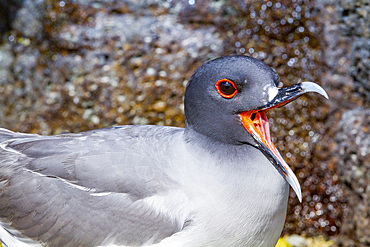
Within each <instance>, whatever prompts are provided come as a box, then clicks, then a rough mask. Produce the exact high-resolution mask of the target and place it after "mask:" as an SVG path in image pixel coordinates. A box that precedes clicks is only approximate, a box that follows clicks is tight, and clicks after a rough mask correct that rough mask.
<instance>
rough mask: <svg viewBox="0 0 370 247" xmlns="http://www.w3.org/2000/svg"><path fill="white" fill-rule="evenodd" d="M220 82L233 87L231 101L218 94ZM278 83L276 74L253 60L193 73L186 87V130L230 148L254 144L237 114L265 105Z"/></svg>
mask: <svg viewBox="0 0 370 247" xmlns="http://www.w3.org/2000/svg"><path fill="white" fill-rule="evenodd" d="M222 79H228V80H230V81H232V82H233V83H234V84H235V86H236V89H237V93H236V94H235V96H234V97H231V98H225V97H223V96H221V95H220V94H219V93H218V91H217V89H216V87H215V85H216V83H217V81H219V80H222ZM278 83H279V76H278V75H277V73H276V72H275V71H274V70H272V69H271V68H270V67H269V66H267V65H266V64H265V63H263V62H261V61H259V60H257V59H254V58H252V57H247V56H229V57H221V58H217V59H214V60H211V61H209V62H207V63H205V64H204V65H203V66H201V67H200V68H198V69H197V70H196V71H195V73H194V74H193V76H192V77H191V78H190V81H189V83H188V85H187V87H186V92H185V116H186V127H187V128H189V129H192V130H194V131H196V132H198V133H200V134H203V135H205V136H208V137H210V138H212V139H215V140H218V141H221V142H226V143H229V144H240V143H241V142H251V143H253V140H252V138H251V136H250V134H249V133H247V132H246V130H245V128H244V127H243V125H242V123H241V120H240V116H239V114H240V113H242V112H244V111H249V110H252V109H257V108H258V107H260V106H263V105H265V104H266V103H267V102H268V101H270V100H271V93H273V91H271V89H272V88H276V87H277V85H278ZM269 93H270V94H269Z"/></svg>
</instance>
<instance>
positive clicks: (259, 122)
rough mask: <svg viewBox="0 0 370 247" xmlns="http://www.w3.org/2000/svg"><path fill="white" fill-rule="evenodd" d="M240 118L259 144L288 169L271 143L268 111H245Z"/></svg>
mask: <svg viewBox="0 0 370 247" xmlns="http://www.w3.org/2000/svg"><path fill="white" fill-rule="evenodd" d="M240 117H241V119H242V123H243V126H244V128H245V129H246V130H247V131H248V132H249V133H250V134H251V135H252V137H253V138H254V139H255V140H256V141H257V142H259V143H260V144H261V143H263V144H264V146H265V147H267V148H268V149H269V150H270V151H271V152H272V153H273V154H274V155H275V157H276V158H277V159H278V160H279V161H280V162H281V163H282V164H283V166H284V168H285V169H286V165H284V163H285V161H284V159H283V157H282V156H281V154H280V152H279V151H278V150H277V149H276V147H275V145H274V144H273V143H272V141H271V135H270V126H269V122H268V119H267V116H266V111H245V112H242V113H241V114H240ZM284 176H286V174H284Z"/></svg>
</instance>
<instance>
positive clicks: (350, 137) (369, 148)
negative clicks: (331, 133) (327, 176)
mask: <svg viewBox="0 0 370 247" xmlns="http://www.w3.org/2000/svg"><path fill="white" fill-rule="evenodd" d="M336 141H337V143H338V146H337V150H336V152H335V153H336V155H337V156H338V164H337V167H338V172H339V175H340V179H341V181H342V182H343V183H344V184H345V194H346V198H347V200H348V202H347V207H346V210H345V215H344V219H343V221H342V227H341V240H340V241H341V242H342V243H341V244H344V245H345V246H369V245H370V228H369V225H370V218H369V217H370V211H369V208H370V205H369V204H370V198H369V197H370V186H369V185H370V109H368V108H362V107H358V108H355V109H353V110H349V111H346V112H345V113H344V114H343V116H342V119H341V120H340V122H339V130H338V134H337V136H336ZM346 238H348V239H346Z"/></svg>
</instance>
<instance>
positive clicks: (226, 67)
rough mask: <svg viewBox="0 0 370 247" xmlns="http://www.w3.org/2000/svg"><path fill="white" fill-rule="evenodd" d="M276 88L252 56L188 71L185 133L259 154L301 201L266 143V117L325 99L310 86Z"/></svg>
mask: <svg viewBox="0 0 370 247" xmlns="http://www.w3.org/2000/svg"><path fill="white" fill-rule="evenodd" d="M279 83H280V80H279V76H278V75H277V73H276V72H275V71H274V70H273V69H271V68H270V67H269V66H267V65H266V64H265V63H263V62H261V61H259V60H257V59H254V58H252V57H247V56H228V57H221V58H217V59H214V60H211V61H209V62H207V63H205V64H204V65H202V66H201V67H199V68H198V69H197V70H196V71H195V72H194V74H193V75H192V77H191V78H190V80H189V83H188V85H187V87H186V91H185V115H186V128H187V129H189V130H192V131H195V132H197V133H199V134H202V135H205V136H207V137H209V138H211V139H212V140H215V141H219V142H222V143H227V144H231V145H251V146H253V147H255V148H257V149H259V150H260V151H261V152H262V153H263V154H264V155H265V156H266V158H267V159H268V160H269V161H270V162H271V164H272V165H273V166H274V167H275V168H276V169H277V171H278V172H279V173H280V174H281V175H282V176H283V178H284V179H285V180H286V181H287V182H288V183H289V184H290V185H291V186H292V188H293V190H294V191H295V193H296V194H297V196H298V198H299V200H300V201H301V200H302V195H301V188H300V185H299V182H298V179H297V177H296V176H295V175H294V173H293V172H292V170H291V169H290V168H289V166H288V164H287V163H286V162H285V161H284V159H283V157H282V155H281V154H280V152H279V151H278V150H277V149H276V147H275V145H274V144H273V143H272V141H271V137H270V129H269V124H268V119H267V117H266V112H267V111H269V110H271V109H273V108H276V107H281V106H283V105H285V104H287V103H289V102H291V101H293V100H295V99H297V98H298V97H299V96H301V95H303V94H304V93H307V92H316V93H319V94H321V95H323V96H324V97H325V98H328V95H327V94H326V92H325V91H324V89H323V88H322V87H320V86H319V85H317V84H315V83H313V82H302V83H298V84H295V85H293V86H290V87H285V88H279V87H278V85H279Z"/></svg>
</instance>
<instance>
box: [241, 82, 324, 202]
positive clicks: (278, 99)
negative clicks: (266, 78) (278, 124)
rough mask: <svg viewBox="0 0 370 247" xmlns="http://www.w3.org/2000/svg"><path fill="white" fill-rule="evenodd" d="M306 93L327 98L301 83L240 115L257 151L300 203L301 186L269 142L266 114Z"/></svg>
mask: <svg viewBox="0 0 370 247" xmlns="http://www.w3.org/2000/svg"><path fill="white" fill-rule="evenodd" d="M307 92H316V93H319V94H321V95H322V96H324V97H325V98H327V99H328V98H329V97H328V95H327V93H326V92H325V90H324V89H323V88H322V87H320V86H319V85H317V84H316V83H313V82H302V83H298V84H295V85H293V86H290V87H285V88H279V90H278V93H277V94H276V96H275V97H274V98H273V99H272V100H271V101H270V102H268V103H267V104H266V105H264V106H261V107H258V108H257V109H254V110H250V111H245V112H242V113H240V117H241V120H242V123H243V126H244V128H245V129H246V130H247V131H248V132H249V133H250V134H251V135H252V137H253V139H254V140H255V142H256V146H257V147H258V149H260V150H261V151H262V153H263V154H264V155H265V156H266V158H267V159H268V160H269V161H270V162H271V163H272V164H273V165H274V167H275V168H276V169H277V170H278V172H279V173H280V174H281V175H282V176H283V178H284V179H285V180H286V181H287V182H288V183H289V184H290V186H292V188H293V190H294V192H295V193H296V195H297V196H298V199H299V201H300V202H302V193H301V186H300V185H299V182H298V179H297V177H296V176H295V175H294V173H293V171H292V170H291V169H290V168H289V166H288V164H287V163H286V162H285V160H284V159H283V157H282V156H281V154H280V152H279V151H278V150H277V149H276V147H275V145H274V144H273V143H272V142H271V136H270V128H269V123H268V119H267V116H266V112H267V111H268V110H271V109H273V108H276V107H281V106H283V105H285V104H287V103H289V102H291V101H293V100H295V99H297V98H298V97H299V96H301V95H303V94H304V93H307Z"/></svg>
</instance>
